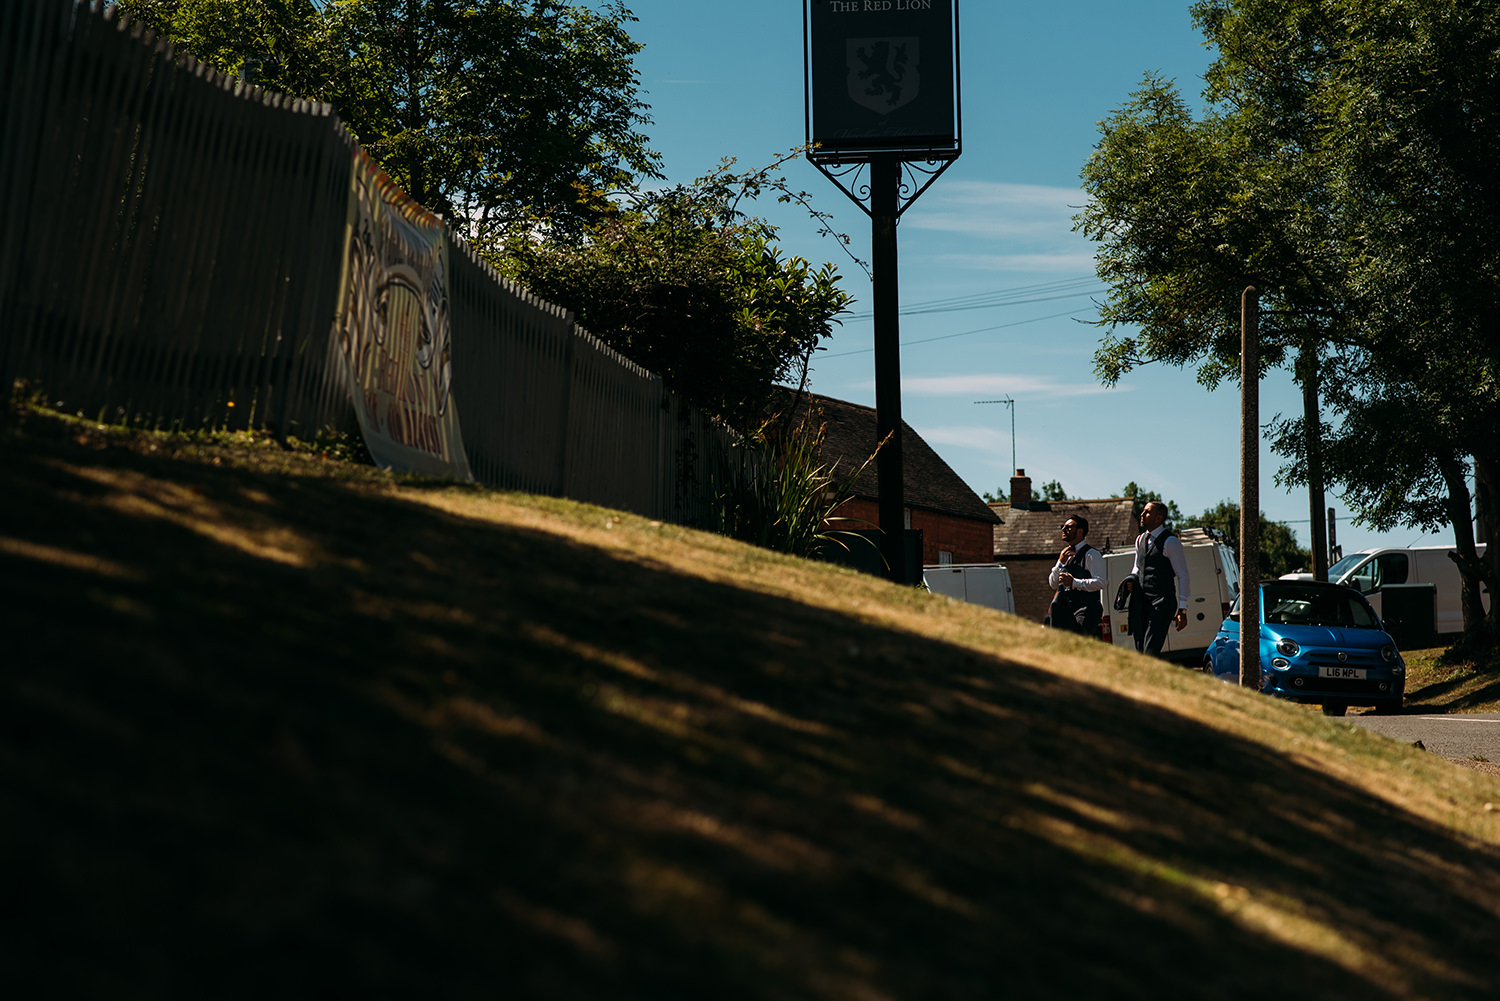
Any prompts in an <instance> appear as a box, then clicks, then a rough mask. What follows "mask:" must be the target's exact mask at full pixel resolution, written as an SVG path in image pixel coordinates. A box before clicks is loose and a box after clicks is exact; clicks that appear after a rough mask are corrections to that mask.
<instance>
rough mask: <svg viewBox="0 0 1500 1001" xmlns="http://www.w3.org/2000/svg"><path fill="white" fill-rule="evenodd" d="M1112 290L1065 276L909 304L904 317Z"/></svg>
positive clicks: (1090, 279) (861, 314) (861, 315)
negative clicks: (1051, 280)
mask: <svg viewBox="0 0 1500 1001" xmlns="http://www.w3.org/2000/svg"><path fill="white" fill-rule="evenodd" d="M1106 291H1108V289H1107V288H1106V287H1105V286H1103V285H1100V284H1099V279H1097V278H1094V277H1086V278H1064V279H1059V280H1058V281H1053V282H1043V283H1041V284H1037V285H1021V286H1018V287H1016V288H1009V289H998V290H993V291H989V292H976V293H973V294H971V295H960V296H950V297H949V298H946V299H929V300H927V301H925V302H914V303H909V304H907V305H906V306H904V307H903V308H902V309H901V315H902V316H922V315H924V314H929V313H955V312H960V311H964V310H972V309H994V308H996V307H999V306H1021V305H1025V304H1027V303H1033V302H1049V301H1053V300H1056V299H1070V298H1076V297H1081V296H1086V295H1098V294H1100V293H1103V292H1106ZM872 315H873V314H871V313H869V312H859V313H851V314H849V318H850V319H853V320H865V319H869V318H870V317H871V316H872Z"/></svg>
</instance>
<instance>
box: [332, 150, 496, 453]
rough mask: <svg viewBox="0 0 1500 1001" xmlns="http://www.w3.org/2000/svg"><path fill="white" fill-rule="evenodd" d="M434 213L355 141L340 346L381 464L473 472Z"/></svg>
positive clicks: (362, 422)
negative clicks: (458, 401) (456, 389)
mask: <svg viewBox="0 0 1500 1001" xmlns="http://www.w3.org/2000/svg"><path fill="white" fill-rule="evenodd" d="M447 246H448V245H447V240H446V239H445V238H444V233H443V223H442V220H441V219H439V218H438V217H437V216H435V215H433V214H432V213H431V212H429V211H427V210H426V209H425V208H423V207H422V206H421V205H418V204H417V203H416V202H414V201H412V200H411V199H410V198H409V197H407V195H406V193H405V192H404V191H402V190H401V189H400V188H399V187H397V186H396V184H395V183H394V182H393V181H391V179H390V178H389V177H387V176H386V174H385V172H384V171H383V170H381V169H380V167H378V166H377V165H376V164H375V162H374V161H373V160H371V159H370V157H369V154H367V153H366V152H365V151H364V150H363V149H359V148H358V147H356V148H355V161H354V170H353V180H352V181H351V185H350V192H349V220H348V226H347V229H346V231H345V242H344V267H343V277H342V279H341V281H340V285H339V303H340V311H339V319H338V323H339V348H340V350H339V355H340V357H341V359H342V361H343V365H344V370H345V373H346V375H347V378H348V382H349V392H350V395H351V396H352V398H353V400H354V410H355V413H356V414H357V415H358V418H359V428H360V431H361V433H363V435H364V439H365V445H366V447H368V448H369V450H370V456H371V458H373V459H374V460H375V462H376V464H377V465H379V466H381V467H382V468H385V469H396V470H400V471H402V472H410V473H420V474H423V475H426V476H438V477H446V478H453V479H461V480H472V479H473V476H472V475H471V474H470V472H469V464H468V460H467V458H466V457H465V454H464V444H463V436H462V435H461V434H460V432H459V426H458V411H457V409H456V408H455V407H454V405H453V395H452V387H453V331H452V326H451V323H450V320H449V315H448V249H447Z"/></svg>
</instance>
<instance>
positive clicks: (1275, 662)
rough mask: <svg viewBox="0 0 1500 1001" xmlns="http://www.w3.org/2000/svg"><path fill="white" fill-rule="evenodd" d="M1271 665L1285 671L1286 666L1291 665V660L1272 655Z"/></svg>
mask: <svg viewBox="0 0 1500 1001" xmlns="http://www.w3.org/2000/svg"><path fill="white" fill-rule="evenodd" d="M1271 666H1272V667H1274V668H1276V670H1278V671H1285V670H1286V669H1287V668H1289V667H1291V666H1292V662H1291V661H1289V660H1287V659H1286V658H1285V657H1272V658H1271Z"/></svg>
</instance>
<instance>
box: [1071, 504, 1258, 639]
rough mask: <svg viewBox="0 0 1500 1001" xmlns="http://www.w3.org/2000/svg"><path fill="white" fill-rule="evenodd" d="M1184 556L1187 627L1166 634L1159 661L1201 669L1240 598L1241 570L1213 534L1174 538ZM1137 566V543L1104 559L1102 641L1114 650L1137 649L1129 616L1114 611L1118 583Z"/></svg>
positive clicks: (1198, 531)
mask: <svg viewBox="0 0 1500 1001" xmlns="http://www.w3.org/2000/svg"><path fill="white" fill-rule="evenodd" d="M1177 538H1178V539H1179V540H1180V541H1181V542H1182V553H1183V555H1184V556H1185V557H1186V558H1187V569H1188V584H1189V586H1191V588H1192V593H1191V594H1189V595H1188V605H1187V608H1188V621H1187V626H1186V627H1184V628H1183V630H1182V632H1178V631H1177V629H1176V628H1175V627H1169V628H1168V630H1167V641H1166V643H1164V644H1163V645H1162V648H1161V652H1162V656H1163V657H1166V658H1168V659H1170V660H1174V661H1180V662H1182V663H1185V664H1191V665H1193V666H1194V667H1197V666H1198V665H1201V664H1202V663H1203V658H1204V655H1205V654H1206V653H1207V652H1208V648H1209V646H1210V645H1211V644H1212V643H1213V641H1214V637H1215V636H1217V635H1218V633H1219V625H1220V623H1222V622H1223V621H1224V620H1225V619H1226V618H1227V617H1228V616H1229V606H1230V605H1232V604H1233V603H1234V599H1235V598H1236V597H1237V596H1238V595H1239V593H1240V567H1239V564H1238V563H1236V562H1235V559H1234V553H1233V551H1231V550H1230V548H1229V546H1228V545H1227V544H1226V543H1225V541H1224V534H1223V533H1222V532H1219V531H1216V530H1215V529H1212V528H1184V529H1181V530H1179V531H1178V532H1177ZM1134 565H1135V543H1134V540H1132V542H1131V544H1130V545H1129V546H1128V547H1126V548H1123V549H1113V550H1111V551H1109V552H1107V553H1105V554H1104V579H1105V582H1106V583H1105V585H1104V622H1103V624H1102V625H1101V627H1100V628H1101V630H1102V631H1103V633H1104V636H1103V638H1104V639H1105V640H1108V641H1109V642H1112V643H1114V644H1115V645H1116V646H1123V647H1129V648H1130V649H1132V650H1134V649H1135V637H1134V636H1132V635H1130V616H1129V614H1128V612H1124V611H1121V612H1116V611H1115V610H1114V603H1115V592H1116V591H1118V590H1119V589H1120V582H1121V581H1123V580H1124V579H1125V578H1126V577H1129V576H1130V568H1131V567H1133V566H1134Z"/></svg>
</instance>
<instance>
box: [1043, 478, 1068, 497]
mask: <svg viewBox="0 0 1500 1001" xmlns="http://www.w3.org/2000/svg"><path fill="white" fill-rule="evenodd" d="M1036 499H1037V500H1043V501H1065V500H1068V492H1067V491H1066V490H1064V489H1063V485H1062V484H1061V483H1059V482H1057V481H1056V480H1048V481H1047V482H1046V483H1043V484H1042V485H1041V486H1040V487H1038V488H1037V492H1036Z"/></svg>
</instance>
